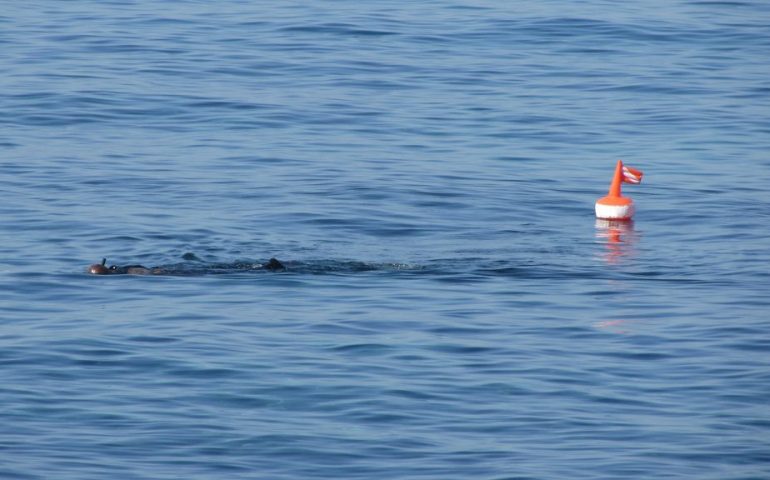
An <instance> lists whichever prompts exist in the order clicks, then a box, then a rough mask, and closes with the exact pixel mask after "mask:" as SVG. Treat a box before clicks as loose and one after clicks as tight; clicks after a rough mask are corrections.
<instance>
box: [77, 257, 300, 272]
mask: <svg viewBox="0 0 770 480" xmlns="http://www.w3.org/2000/svg"><path fill="white" fill-rule="evenodd" d="M105 263H106V260H102V264H101V265H98V264H96V265H92V266H91V273H93V274H95V275H180V274H183V272H181V271H180V270H179V269H173V268H168V267H166V268H164V267H152V268H147V267H145V266H144V265H122V266H119V265H112V266H111V267H109V268H106V267H105V266H104V264H105ZM258 268H261V269H264V270H269V271H271V272H280V271H283V270H286V267H285V266H284V264H283V263H281V262H280V261H278V260H277V259H275V258H271V259H270V260H268V262H267V263H265V264H264V265H261V266H259V267H258Z"/></svg>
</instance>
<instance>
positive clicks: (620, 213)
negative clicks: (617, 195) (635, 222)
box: [596, 202, 634, 220]
mask: <svg viewBox="0 0 770 480" xmlns="http://www.w3.org/2000/svg"><path fill="white" fill-rule="evenodd" d="M632 216H634V204H633V203H629V204H628V205H605V204H602V203H599V202H596V218H603V219H605V220H623V219H626V218H631V217H632Z"/></svg>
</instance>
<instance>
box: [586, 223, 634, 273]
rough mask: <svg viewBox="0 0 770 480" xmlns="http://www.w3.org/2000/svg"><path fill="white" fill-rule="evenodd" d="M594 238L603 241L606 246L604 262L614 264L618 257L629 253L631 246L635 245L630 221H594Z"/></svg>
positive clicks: (632, 226) (632, 225) (632, 224)
mask: <svg viewBox="0 0 770 480" xmlns="http://www.w3.org/2000/svg"><path fill="white" fill-rule="evenodd" d="M596 238H600V239H604V240H605V242H606V245H607V250H608V251H607V255H606V258H605V260H607V262H609V263H616V262H617V261H618V260H620V257H623V256H627V255H629V254H630V253H631V246H632V245H633V244H634V243H636V232H634V222H633V221H632V220H603V219H596Z"/></svg>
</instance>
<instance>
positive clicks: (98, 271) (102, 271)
mask: <svg viewBox="0 0 770 480" xmlns="http://www.w3.org/2000/svg"><path fill="white" fill-rule="evenodd" d="M106 263H107V259H106V258H102V263H94V264H93V265H91V266H90V267H88V272H89V273H92V274H93V275H109V274H111V273H120V267H118V266H116V265H113V266H111V267H107V265H106Z"/></svg>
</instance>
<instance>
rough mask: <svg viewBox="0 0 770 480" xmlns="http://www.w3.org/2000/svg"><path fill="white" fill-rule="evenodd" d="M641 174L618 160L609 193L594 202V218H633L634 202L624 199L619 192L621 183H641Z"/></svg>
mask: <svg viewBox="0 0 770 480" xmlns="http://www.w3.org/2000/svg"><path fill="white" fill-rule="evenodd" d="M642 175H643V173H642V172H640V171H639V170H637V169H635V168H631V167H627V166H624V165H623V161H622V160H618V164H617V166H616V167H615V175H614V176H613V177H612V183H611V184H610V191H609V192H608V193H607V196H606V197H602V198H600V199H599V200H597V201H596V218H601V219H604V220H630V219H631V217H633V216H634V201H633V200H631V199H630V198H628V197H624V196H623V194H622V193H621V192H620V185H621V184H622V183H632V184H638V183H641V182H642Z"/></svg>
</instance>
